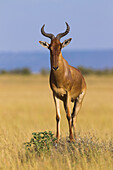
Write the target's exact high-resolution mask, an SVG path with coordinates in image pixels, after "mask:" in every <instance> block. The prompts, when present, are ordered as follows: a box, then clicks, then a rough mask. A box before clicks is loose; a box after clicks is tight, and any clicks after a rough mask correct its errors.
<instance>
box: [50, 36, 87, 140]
mask: <svg viewBox="0 0 113 170" xmlns="http://www.w3.org/2000/svg"><path fill="white" fill-rule="evenodd" d="M48 48H49V50H50V61H51V72H50V87H51V89H52V91H53V98H54V101H55V107H56V121H57V132H56V137H57V141H59V138H60V111H59V99H60V100H62V101H63V103H64V108H65V111H66V114H67V119H68V124H69V137H70V140H71V141H72V140H73V139H74V138H73V132H74V135H75V137H76V119H77V117H76V116H77V114H78V112H79V110H80V107H81V104H82V100H83V97H84V95H85V92H86V83H85V80H84V77H83V76H82V74H81V72H80V71H79V70H78V69H76V68H74V67H72V66H70V65H69V64H68V62H67V61H66V60H65V59H64V58H63V56H62V53H61V49H62V43H60V41H59V40H58V39H57V38H54V39H52V41H51V44H50V45H49V47H48ZM53 67H55V68H56V67H58V69H57V70H54V69H53ZM70 102H74V107H73V112H72V114H71V111H70ZM72 127H73V131H72Z"/></svg>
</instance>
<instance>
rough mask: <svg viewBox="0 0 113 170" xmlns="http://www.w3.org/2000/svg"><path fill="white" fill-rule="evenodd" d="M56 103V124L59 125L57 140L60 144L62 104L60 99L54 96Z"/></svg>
mask: <svg viewBox="0 0 113 170" xmlns="http://www.w3.org/2000/svg"><path fill="white" fill-rule="evenodd" d="M53 98H54V102H55V108H56V123H57V129H56V138H57V142H59V139H60V103H59V99H58V98H57V97H56V96H55V95H54V94H53Z"/></svg>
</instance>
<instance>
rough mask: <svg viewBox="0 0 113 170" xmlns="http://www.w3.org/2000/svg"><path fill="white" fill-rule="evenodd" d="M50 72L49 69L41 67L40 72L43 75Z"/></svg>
mask: <svg viewBox="0 0 113 170" xmlns="http://www.w3.org/2000/svg"><path fill="white" fill-rule="evenodd" d="M49 72H50V71H49V70H47V69H44V68H43V69H41V71H40V74H41V75H43V76H46V75H48V74H49Z"/></svg>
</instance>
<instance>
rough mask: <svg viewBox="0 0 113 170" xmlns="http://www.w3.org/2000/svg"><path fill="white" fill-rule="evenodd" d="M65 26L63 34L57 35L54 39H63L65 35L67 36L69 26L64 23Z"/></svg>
mask: <svg viewBox="0 0 113 170" xmlns="http://www.w3.org/2000/svg"><path fill="white" fill-rule="evenodd" d="M66 26H67V29H66V31H65V32H63V33H59V34H58V35H57V36H56V38H57V39H58V40H60V38H62V37H64V36H65V35H67V34H68V33H69V31H70V27H69V25H68V23H67V22H66Z"/></svg>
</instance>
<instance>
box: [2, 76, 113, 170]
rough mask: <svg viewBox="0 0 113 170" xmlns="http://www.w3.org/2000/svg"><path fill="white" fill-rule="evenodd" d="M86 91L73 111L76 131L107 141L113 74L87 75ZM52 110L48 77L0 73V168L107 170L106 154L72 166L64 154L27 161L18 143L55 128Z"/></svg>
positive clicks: (112, 118)
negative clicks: (79, 109)
mask: <svg viewBox="0 0 113 170" xmlns="http://www.w3.org/2000/svg"><path fill="white" fill-rule="evenodd" d="M85 79H86V82H87V94H86V96H85V98H84V102H83V106H82V109H81V111H80V113H79V115H78V122H77V132H80V135H81V136H84V135H87V134H89V133H90V135H91V134H95V135H96V136H97V137H98V138H99V139H101V140H104V141H106V142H107V141H109V139H110V138H111V137H113V133H112V132H113V77H112V76H101V77H97V76H88V77H85ZM55 127H56V121H55V109H54V102H53V99H52V92H51V90H50V88H49V78H48V77H47V76H45V77H44V76H40V75H31V76H19V75H18V76H15V75H1V76H0V169H4V170H6V169H14V170H15V169H19V170H22V169H25V170H26V169H33V170H35V169H40V170H41V169H54V168H55V169H75V168H76V169H77V170H80V169H84V170H87V169H88V170H89V169H91V170H93V169H94V170H95V169H102V170H104V169H105V170H106V169H112V168H113V167H112V162H111V155H110V153H109V152H106V155H103V156H101V157H98V159H97V161H95V159H94V158H93V157H92V161H91V162H90V163H87V161H86V158H85V157H83V158H82V159H81V160H79V162H78V163H77V164H76V165H73V166H72V164H71V160H70V157H69V155H68V154H67V155H65V160H64V158H63V157H62V154H61V155H60V154H55V155H54V157H53V160H54V162H53V160H52V159H51V157H50V158H49V157H48V158H44V159H43V160H42V159H40V158H38V159H36V158H35V157H34V158H33V157H32V158H31V159H29V160H27V159H26V156H25V148H24V146H23V143H24V142H26V141H29V140H30V138H31V134H32V132H40V131H45V130H46V131H48V130H51V131H52V132H53V133H55ZM61 135H62V138H63V139H64V140H65V138H66V137H67V136H68V123H67V120H66V115H65V112H64V109H63V107H62V104H61Z"/></svg>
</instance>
